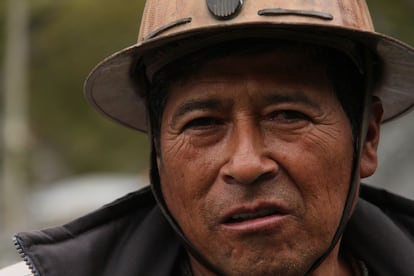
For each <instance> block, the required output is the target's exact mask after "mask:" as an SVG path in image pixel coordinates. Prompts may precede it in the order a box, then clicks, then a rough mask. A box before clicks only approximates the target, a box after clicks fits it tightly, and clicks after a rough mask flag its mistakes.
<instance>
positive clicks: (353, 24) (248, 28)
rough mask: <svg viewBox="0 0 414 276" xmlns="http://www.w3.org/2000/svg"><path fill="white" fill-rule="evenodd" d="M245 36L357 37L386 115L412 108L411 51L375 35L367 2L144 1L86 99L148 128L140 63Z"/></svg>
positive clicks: (340, 43) (94, 76) (328, 40)
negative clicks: (132, 40)
mask: <svg viewBox="0 0 414 276" xmlns="http://www.w3.org/2000/svg"><path fill="white" fill-rule="evenodd" d="M243 37H246V38H259V37H272V38H275V39H287V38H292V37H294V39H295V40H297V41H302V40H303V41H304V42H309V41H317V42H319V43H324V44H327V45H330V44H333V43H334V41H335V43H336V46H335V47H339V48H341V47H346V46H345V44H346V43H347V42H354V43H357V44H358V45H360V46H362V47H364V48H366V49H369V50H370V51H372V52H373V53H374V54H375V55H376V56H377V58H378V60H379V63H380V66H381V76H380V78H379V80H378V81H377V83H376V86H375V89H374V90H375V91H374V94H375V95H377V96H378V97H379V98H380V99H381V100H382V102H383V105H384V112H385V113H384V117H383V121H384V122H385V121H389V120H391V119H394V118H396V117H398V116H400V115H402V114H403V113H405V112H407V111H409V110H411V109H413V106H414V91H413V90H414V49H413V48H411V47H410V46H408V45H406V44H404V43H403V42H400V41H398V40H396V39H394V38H392V37H389V36H386V35H383V34H380V33H376V32H375V31H374V28H373V24H372V21H371V16H370V13H369V10H368V7H367V5H366V2H365V1H364V0H358V1H355V0H321V1H303V0H290V1H285V0H272V1H268V0H191V1H188V0H187V1H186V0H147V2H146V5H145V9H144V15H143V18H142V23H141V28H140V32H139V35H138V42H137V44H135V45H133V46H131V47H128V48H126V49H124V50H121V51H119V52H117V53H115V54H114V55H112V56H110V57H108V58H106V59H105V60H104V61H102V62H101V63H100V64H98V65H97V66H96V67H95V69H94V70H93V71H92V72H91V74H90V75H89V77H88V79H87V80H86V83H85V93H86V96H87V99H88V101H89V102H90V103H91V104H92V105H93V106H94V107H95V109H97V110H98V111H100V112H101V113H103V114H104V115H106V116H107V117H109V118H111V119H112V120H114V121H116V122H118V123H120V124H122V125H125V126H128V127H131V128H134V129H137V130H140V131H143V132H146V131H147V119H146V113H147V112H146V107H145V100H144V99H143V98H142V97H140V96H139V94H145V92H146V91H144V90H145V89H146V87H145V86H144V85H143V84H140V83H136V82H135V81H134V79H135V78H137V77H142V76H137V74H141V75H144V74H148V68H147V70H138V69H137V66H138V65H140V64H142V62H143V61H144V60H148V59H149V60H151V59H152V58H153V55H154V53H155V52H156V51H157V50H161V49H165V48H166V47H169V50H168V51H169V55H167V56H168V58H167V57H165V56H163V55H161V57H162V58H163V59H164V61H163V63H161V64H165V63H168V62H169V61H172V60H168V59H172V58H174V57H176V56H179V55H184V54H186V53H187V51H189V50H191V47H192V48H196V47H208V46H209V45H210V46H212V45H214V43H217V42H219V41H224V40H233V39H238V38H243ZM188 41H191V42H188ZM161 52H162V51H161ZM156 62H159V59H158V60H157V61H156ZM145 65H146V66H148V64H145ZM151 66H152V65H151ZM151 66H150V67H151ZM155 67H156V68H158V67H160V65H159V66H158V67H157V66H155ZM141 69H142V68H141ZM150 73H151V72H150Z"/></svg>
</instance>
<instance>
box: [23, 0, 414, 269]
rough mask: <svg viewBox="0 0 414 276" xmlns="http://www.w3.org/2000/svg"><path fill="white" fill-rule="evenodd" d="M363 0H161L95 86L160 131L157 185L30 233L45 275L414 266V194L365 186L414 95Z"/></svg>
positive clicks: (405, 62)
mask: <svg viewBox="0 0 414 276" xmlns="http://www.w3.org/2000/svg"><path fill="white" fill-rule="evenodd" d="M413 73H414V50H413V49H412V48H410V47H408V46H406V45H404V44H402V43H401V42H398V41H396V40H394V39H392V38H389V37H387V36H384V35H380V34H377V33H374V32H373V29H372V23H371V19H370V16H369V12H368V10H367V7H366V4H365V2H363V1H345V0H342V1H340V0H338V1H332V0H329V1H328V0H325V1H303V0H302V1H300V0H298V1H278V0H275V1H264V0H255V1H252V0H246V1H244V2H243V1H241V0H239V1H237V0H234V1H231V0H228V1H224V0H222V1H213V0H211V1H210V0H207V1H201V0H197V1H171V0H168V1H167V0H152V1H147V4H146V9H145V12H144V16H143V21H142V24H141V31H140V35H139V40H138V44H137V45H134V46H132V47H130V48H127V49H125V50H123V51H121V52H119V53H116V54H115V55H113V56H111V57H110V58H108V59H106V60H105V61H103V62H102V63H101V64H100V65H98V66H97V67H96V68H95V69H94V71H93V72H92V73H91V75H90V76H89V78H88V80H87V82H86V87H85V91H86V95H87V97H88V100H89V101H90V102H91V103H92V104H93V105H94V107H95V108H96V109H98V110H99V111H101V112H103V114H105V115H106V116H108V117H110V118H112V119H113V120H115V121H116V122H118V123H121V124H123V125H126V126H128V127H132V128H134V129H137V130H140V131H144V132H148V133H149V137H150V139H151V143H152V150H153V151H152V155H151V189H149V188H146V189H143V190H141V191H138V192H136V193H134V194H131V195H128V196H126V197H125V198H122V199H120V200H118V201H116V202H114V203H112V204H110V205H107V206H106V207H104V208H102V209H100V210H98V211H97V212H95V213H93V214H90V215H88V216H85V217H83V218H80V219H78V220H76V221H74V222H72V223H69V224H67V225H65V226H63V227H58V228H53V229H48V230H43V231H39V232H35V233H20V234H18V235H16V237H15V242H16V246H17V248H18V249H19V251H20V252H21V254H22V257H23V258H25V261H26V263H27V264H28V265H29V267H30V269H31V270H32V272H33V273H34V274H35V275H414V265H413V264H412V256H414V242H413V240H414V237H413V233H414V217H413V216H414V205H413V203H412V202H411V201H409V200H406V199H403V198H400V197H397V196H395V195H392V194H389V193H387V192H385V191H379V190H375V189H373V188H369V187H365V186H361V185H360V179H361V178H364V177H367V176H370V175H372V174H373V173H374V171H375V169H376V165H377V147H378V143H379V131H380V124H381V122H385V121H389V120H391V119H394V118H396V117H398V116H400V115H401V114H402V113H403V112H405V111H408V110H409V109H411V108H412V107H413V105H414V93H413V92H412V89H413V88H414V80H413V79H412V75H413Z"/></svg>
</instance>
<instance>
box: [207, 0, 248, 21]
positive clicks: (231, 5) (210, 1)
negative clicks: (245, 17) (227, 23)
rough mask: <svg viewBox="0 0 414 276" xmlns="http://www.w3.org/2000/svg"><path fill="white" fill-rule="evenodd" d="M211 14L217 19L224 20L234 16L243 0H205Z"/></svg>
mask: <svg viewBox="0 0 414 276" xmlns="http://www.w3.org/2000/svg"><path fill="white" fill-rule="evenodd" d="M206 1H207V6H208V9H209V11H210V12H211V14H213V15H214V17H216V18H217V19H219V20H226V19H231V18H233V17H235V16H236V15H237V14H238V13H239V11H240V9H241V7H242V6H243V0H206Z"/></svg>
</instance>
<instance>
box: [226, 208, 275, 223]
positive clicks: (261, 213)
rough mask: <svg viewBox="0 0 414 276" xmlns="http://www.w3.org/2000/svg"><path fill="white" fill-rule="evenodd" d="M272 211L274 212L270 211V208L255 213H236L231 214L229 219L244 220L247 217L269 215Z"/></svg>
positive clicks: (253, 217) (247, 218)
mask: <svg viewBox="0 0 414 276" xmlns="http://www.w3.org/2000/svg"><path fill="white" fill-rule="evenodd" d="M273 213H275V212H274V211H271V210H264V211H260V212H257V213H245V214H237V215H234V216H232V217H231V219H232V220H234V221H244V220H249V219H255V218H260V217H265V216H268V215H271V214H273Z"/></svg>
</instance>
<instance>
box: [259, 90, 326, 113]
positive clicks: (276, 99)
mask: <svg viewBox="0 0 414 276" xmlns="http://www.w3.org/2000/svg"><path fill="white" fill-rule="evenodd" d="M265 101H266V102H267V103H275V104H276V103H302V104H305V105H307V106H310V107H312V108H314V109H320V105H319V104H318V103H316V102H315V101H313V100H312V99H310V98H309V97H308V96H307V95H306V94H305V93H304V92H302V91H294V92H288V93H283V94H281V93H272V94H270V95H266V96H265Z"/></svg>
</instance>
